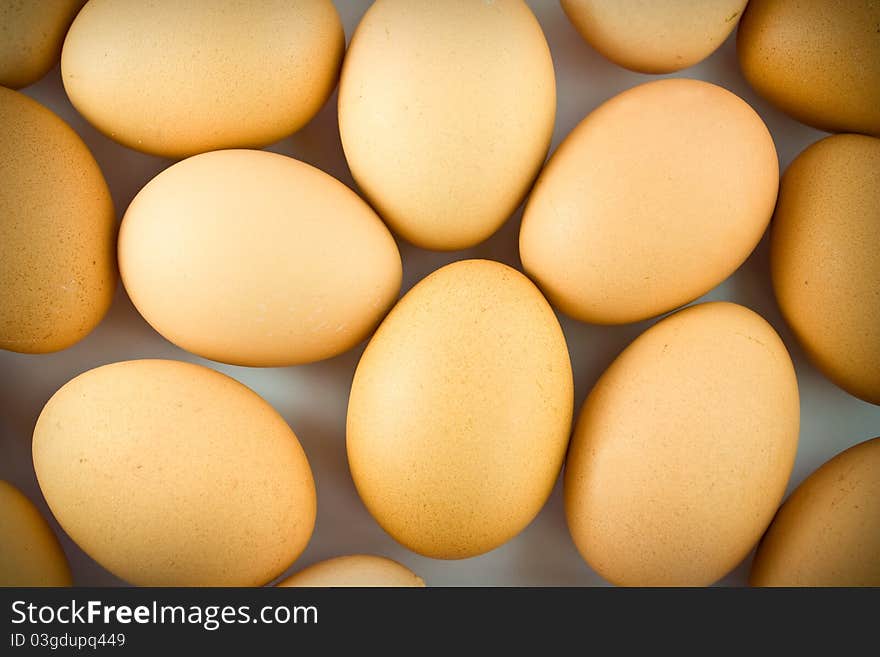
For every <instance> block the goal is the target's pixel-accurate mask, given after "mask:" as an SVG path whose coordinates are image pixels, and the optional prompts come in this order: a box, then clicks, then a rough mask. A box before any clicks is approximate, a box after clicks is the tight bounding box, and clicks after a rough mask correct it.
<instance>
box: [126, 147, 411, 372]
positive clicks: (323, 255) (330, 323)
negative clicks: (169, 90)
mask: <svg viewBox="0 0 880 657" xmlns="http://www.w3.org/2000/svg"><path fill="white" fill-rule="evenodd" d="M119 266H120V271H121V274H122V280H123V283H124V285H125V289H126V291H127V292H128V294H129V296H130V297H131V300H132V302H133V303H134V305H135V306H136V307H137V309H138V310H139V311H140V313H141V314H142V315H143V316H144V317H145V318H146V320H147V321H148V322H149V323H150V324H151V325H152V326H153V327H154V328H155V329H156V330H157V331H159V333H161V334H162V335H163V336H165V337H166V338H167V339H168V340H170V341H171V342H173V343H174V344H176V345H178V346H180V347H182V348H183V349H186V350H188V351H191V352H193V353H196V354H198V355H200V356H203V357H205V358H210V359H212V360H218V361H223V362H226V363H233V364H236V365H250V366H273V367H274V366H285V365H294V364H298V363H305V362H311V361H316V360H321V359H323V358H329V357H330V356H335V355H336V354H339V353H341V352H343V351H345V350H347V349H349V348H351V347H353V346H354V345H356V344H357V343H359V342H361V341H362V340H364V339H365V338H366V337H367V336H368V334H369V333H370V332H371V331H372V330H373V328H375V326H376V324H378V323H379V320H380V319H381V318H382V316H383V315H384V314H385V312H386V311H387V310H388V308H389V307H390V306H391V304H392V303H393V302H394V300H395V298H396V297H397V293H398V291H399V290H400V281H401V262H400V254H399V253H398V251H397V245H396V244H395V242H394V238H393V237H392V236H391V233H389V232H388V229H387V228H385V226H384V225H383V224H382V221H381V220H380V219H379V217H377V216H376V214H375V213H374V212H373V211H372V210H371V209H370V207H369V206H368V205H367V204H366V203H364V202H363V201H362V200H361V199H360V198H359V197H358V196H357V195H356V194H355V193H354V192H352V191H351V190H350V189H349V188H348V187H346V186H345V185H343V184H342V183H341V182H339V181H338V180H336V179H334V178H332V177H331V176H329V175H327V174H325V173H324V172H322V171H320V170H318V169H316V168H314V167H312V166H310V165H308V164H305V163H304V162H299V161H297V160H294V159H292V158H289V157H285V156H283V155H278V154H275V153H267V152H263V151H249V150H227V151H215V152H212V153H205V154H202V155H198V156H194V157H192V158H188V159H186V160H183V161H182V162H179V163H177V164H175V165H174V166H172V167H170V168H169V169H166V170H165V171H163V172H162V173H160V174H159V175H158V176H157V177H156V178H154V179H153V180H152V181H150V182H149V183H148V184H147V185H146V187H144V188H143V189H142V190H141V191H140V193H138V195H137V196H136V197H135V199H134V200H133V201H132V203H131V205H130V206H129V208H128V211H127V212H126V213H125V217H124V219H123V221H122V227H121V229H120V234H119Z"/></svg>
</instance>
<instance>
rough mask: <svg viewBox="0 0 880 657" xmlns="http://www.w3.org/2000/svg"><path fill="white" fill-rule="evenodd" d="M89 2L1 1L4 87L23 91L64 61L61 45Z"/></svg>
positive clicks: (0, 49)
mask: <svg viewBox="0 0 880 657" xmlns="http://www.w3.org/2000/svg"><path fill="white" fill-rule="evenodd" d="M84 4H85V0H0V85H3V86H4V87H10V88H12V89H21V88H22V87H26V86H28V85H30V84H33V83H34V82H36V81H37V80H39V79H40V78H42V77H43V76H44V75H46V73H48V72H49V69H50V68H52V67H53V66H55V64H56V63H57V62H58V59H59V58H60V57H61V44H62V43H63V42H64V35H65V34H67V28H68V27H70V23H71V21H73V18H74V16H76V12H78V11H79V10H80V7H82V6H83V5H84Z"/></svg>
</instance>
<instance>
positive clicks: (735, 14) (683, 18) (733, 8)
mask: <svg viewBox="0 0 880 657" xmlns="http://www.w3.org/2000/svg"><path fill="white" fill-rule="evenodd" d="M746 1H747V0H711V1H710V2H707V1H706V0H652V1H651V2H644V0H615V1H614V2H608V0H562V2H561V4H562V8H563V9H564V10H565V13H566V15H567V16H568V18H569V20H571V22H572V24H573V25H574V26H575V28H577V31H578V32H580V34H581V36H582V37H584V39H585V40H586V41H587V43H589V44H590V45H591V46H593V47H594V48H595V49H596V50H598V51H599V52H600V53H601V54H602V55H604V56H605V57H607V58H608V59H610V60H611V61H612V62H614V63H615V64H618V65H619V66H623V67H624V68H628V69H630V70H632V71H637V72H639V73H672V72H673V71H679V70H681V69H683V68H687V67H688V66H693V65H694V64H696V63H698V62H701V61H702V60H704V59H706V57H708V56H709V55H711V54H712V53H713V52H715V50H716V49H717V48H718V46H720V45H721V44H722V43H724V40H725V39H726V38H727V36H728V35H729V34H730V33H731V32H733V29H734V28H735V27H736V24H737V22H738V21H739V17H740V15H741V14H742V10H743V9H744V8H745V6H746Z"/></svg>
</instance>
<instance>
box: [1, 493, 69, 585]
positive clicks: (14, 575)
mask: <svg viewBox="0 0 880 657" xmlns="http://www.w3.org/2000/svg"><path fill="white" fill-rule="evenodd" d="M72 584H73V580H72V579H71V576H70V566H68V565H67V559H66V558H65V556H64V552H63V551H62V550H61V545H59V544H58V539H57V538H55V534H53V533H52V529H51V528H50V527H49V524H48V523H47V522H46V521H45V520H44V519H43V516H41V515H40V512H39V511H38V510H37V507H35V506H34V505H33V504H32V503H31V501H30V500H29V499H28V498H27V497H25V496H24V494H23V493H22V492H21V491H19V490H18V489H17V488H16V487H15V486H13V485H12V484H10V483H9V482H6V481H2V480H0V587H4V586H71V585H72Z"/></svg>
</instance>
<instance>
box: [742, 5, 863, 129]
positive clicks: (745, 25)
mask: <svg viewBox="0 0 880 657" xmlns="http://www.w3.org/2000/svg"><path fill="white" fill-rule="evenodd" d="M736 49H737V54H738V56H739V64H740V68H741V69H742V72H743V75H744V76H745V78H746V80H748V82H749V84H750V85H752V87H753V88H754V89H755V91H757V92H758V93H759V94H761V95H762V96H763V97H764V98H766V99H767V100H769V101H770V102H771V103H773V104H774V105H776V106H777V107H778V108H779V109H781V110H782V111H783V112H785V113H786V114H789V115H790V116H793V117H794V118H795V119H797V120H798V121H802V122H804V123H807V124H809V125H811V126H813V127H816V128H819V129H820V130H827V131H829V132H862V133H867V134H872V135H875V136H880V2H877V1H876V0H847V1H846V2H828V0H751V1H750V2H749V6H748V8H747V9H746V12H745V14H744V15H743V18H742V21H741V22H740V26H739V32H738V34H737V40H736Z"/></svg>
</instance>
